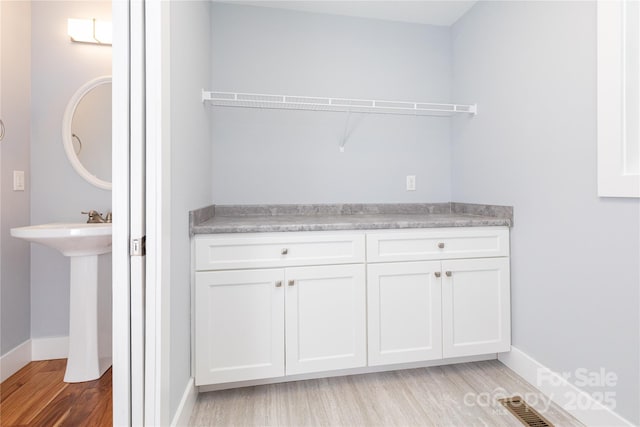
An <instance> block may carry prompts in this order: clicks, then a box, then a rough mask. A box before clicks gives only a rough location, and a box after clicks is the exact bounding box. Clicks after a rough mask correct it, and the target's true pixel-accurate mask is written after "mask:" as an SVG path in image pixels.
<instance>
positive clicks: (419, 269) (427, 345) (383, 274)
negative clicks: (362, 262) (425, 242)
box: [367, 261, 442, 366]
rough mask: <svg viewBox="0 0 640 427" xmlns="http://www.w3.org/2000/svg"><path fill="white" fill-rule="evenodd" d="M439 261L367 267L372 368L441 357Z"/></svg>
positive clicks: (371, 265)
mask: <svg viewBox="0 0 640 427" xmlns="http://www.w3.org/2000/svg"><path fill="white" fill-rule="evenodd" d="M440 275H441V273H440V262H439V261H427V262H401V263H381V264H370V265H368V266H367V307H368V327H369V328H368V338H369V344H368V346H369V366H375V365H387V364H392V363H407V362H418V361H423V360H434V359H441V358H442V323H441V320H442V319H441V296H440V286H441V278H440V277H439V276H440Z"/></svg>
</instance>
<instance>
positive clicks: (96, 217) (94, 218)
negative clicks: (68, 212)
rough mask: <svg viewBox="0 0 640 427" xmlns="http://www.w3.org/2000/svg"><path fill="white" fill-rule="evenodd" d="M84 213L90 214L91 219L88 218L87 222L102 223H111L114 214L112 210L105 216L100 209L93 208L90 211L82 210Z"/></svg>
mask: <svg viewBox="0 0 640 427" xmlns="http://www.w3.org/2000/svg"><path fill="white" fill-rule="evenodd" d="M82 214H83V215H89V219H87V224H101V223H111V220H112V214H111V212H109V213H107V215H106V216H105V217H104V218H103V217H102V214H101V213H99V212H98V211H94V210H93V209H92V210H90V211H89V212H82Z"/></svg>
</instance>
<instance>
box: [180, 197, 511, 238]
mask: <svg viewBox="0 0 640 427" xmlns="http://www.w3.org/2000/svg"><path fill="white" fill-rule="evenodd" d="M189 221H190V233H191V235H195V234H217V233H259V232H281V231H333V230H380V229H402V228H438V227H484V226H507V227H511V226H512V225H513V208H512V207H511V206H495V205H479V204H469V203H455V202H451V203H420V204H418V203H411V204H341V205H337V204H336V205H211V206H207V207H205V208H202V209H198V210H195V211H191V212H190V214H189Z"/></svg>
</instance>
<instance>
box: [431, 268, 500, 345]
mask: <svg viewBox="0 0 640 427" xmlns="http://www.w3.org/2000/svg"><path fill="white" fill-rule="evenodd" d="M442 272H443V274H442V323H443V337H442V341H443V354H444V357H456V356H470V355H476V354H488V353H499V352H504V351H509V350H510V346H511V336H510V334H511V312H510V286H509V259H508V258H486V259H476V260H456V261H442Z"/></svg>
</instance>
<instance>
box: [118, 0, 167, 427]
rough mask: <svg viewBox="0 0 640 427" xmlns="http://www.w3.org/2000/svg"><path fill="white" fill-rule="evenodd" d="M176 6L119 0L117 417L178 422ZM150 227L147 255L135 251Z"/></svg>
mask: <svg viewBox="0 0 640 427" xmlns="http://www.w3.org/2000/svg"><path fill="white" fill-rule="evenodd" d="M169 11H170V3H169V2H167V1H162V0H115V1H114V2H113V18H112V19H113V25H114V29H115V31H114V41H113V46H114V49H113V92H114V99H113V213H114V218H115V220H114V228H113V282H114V286H113V330H114V336H113V349H114V357H113V367H114V369H113V415H114V418H113V422H114V425H118V426H121V425H134V426H142V425H154V426H155V425H169V423H170V422H171V419H170V417H171V414H170V405H169V347H168V346H169V330H170V323H169V322H170V318H169V314H170V312H169V304H168V303H169V285H170V262H169V248H170V244H169V239H170V212H171V210H170V206H171V204H170V189H171V186H170V184H171V181H170V177H171V175H170V156H169V154H170V144H169V136H170V120H169V119H170V103H169V94H170V91H169V88H170V86H169V82H170V80H169V64H170V63H169V48H170V34H169V22H170V20H169ZM145 235H146V256H131V255H130V246H131V241H132V240H133V239H137V238H142V237H143V236H145Z"/></svg>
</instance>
